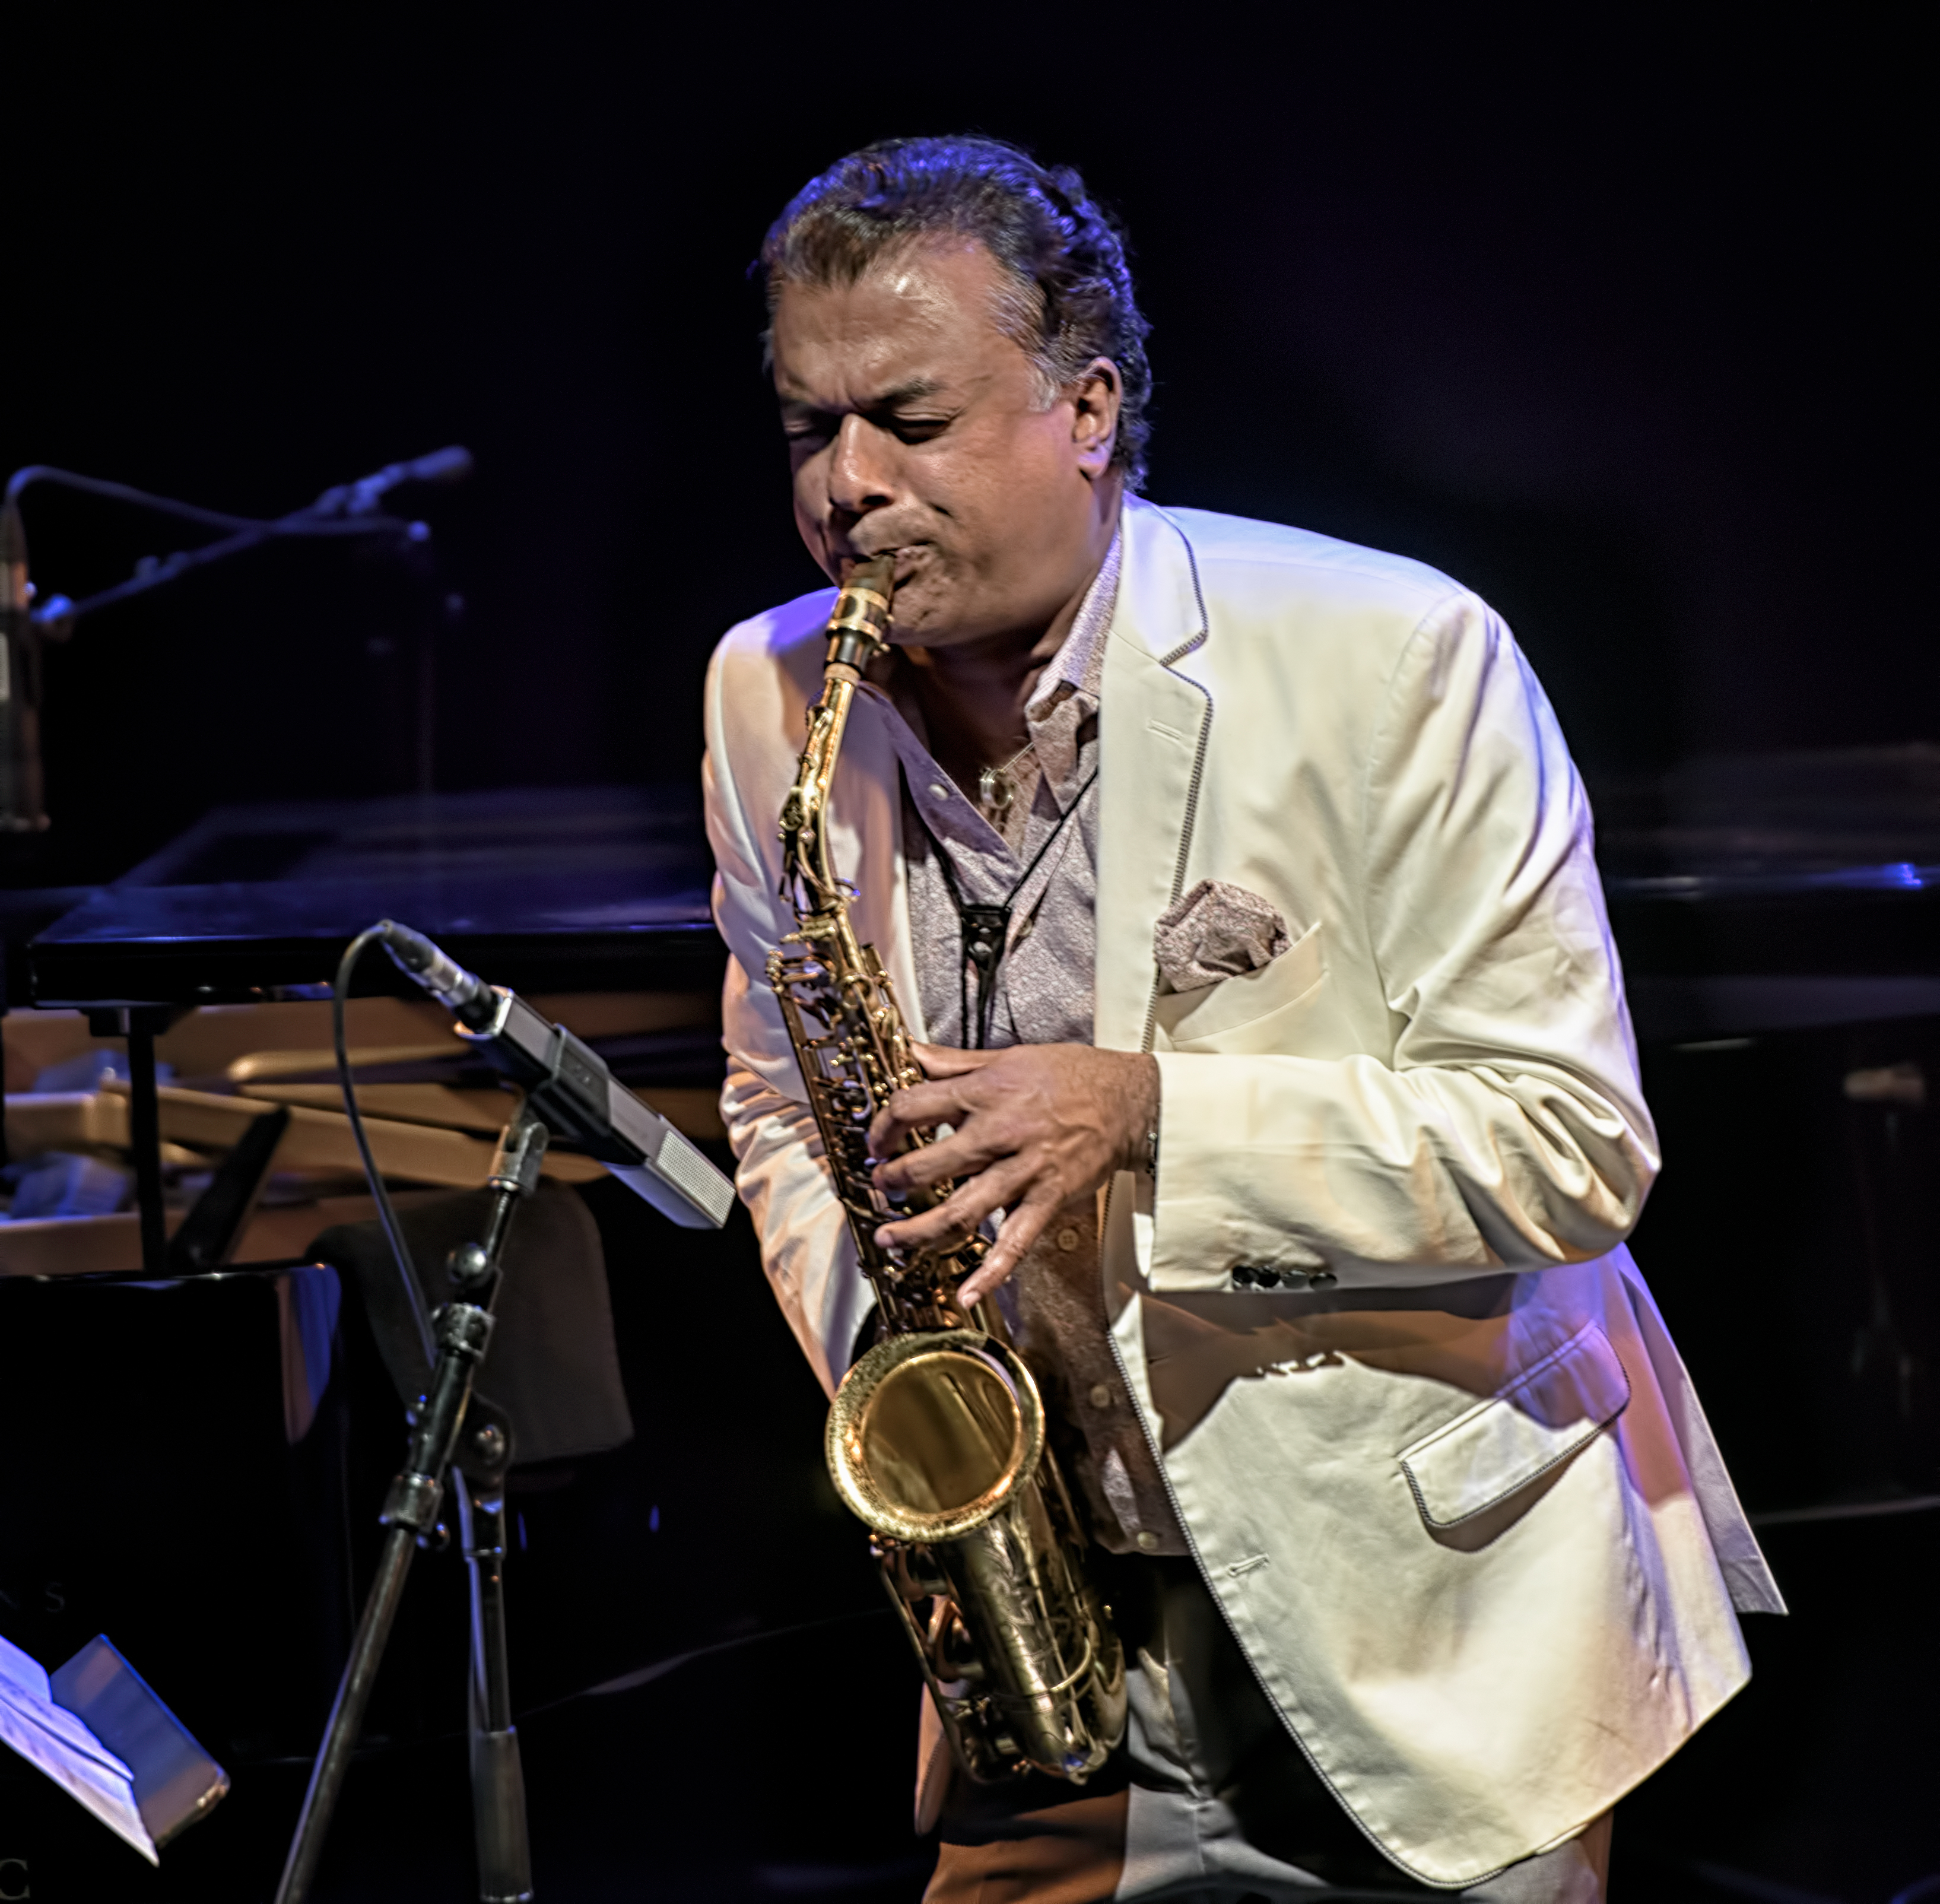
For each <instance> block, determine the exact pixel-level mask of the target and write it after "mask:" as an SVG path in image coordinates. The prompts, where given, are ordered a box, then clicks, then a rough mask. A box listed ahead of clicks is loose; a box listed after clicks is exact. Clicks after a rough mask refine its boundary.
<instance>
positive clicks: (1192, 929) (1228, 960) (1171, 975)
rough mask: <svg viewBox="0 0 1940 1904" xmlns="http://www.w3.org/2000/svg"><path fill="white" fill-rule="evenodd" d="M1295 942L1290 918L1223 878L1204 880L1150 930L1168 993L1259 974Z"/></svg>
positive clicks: (1166, 911) (1168, 908) (1191, 989)
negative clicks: (1289, 927) (1289, 929)
mask: <svg viewBox="0 0 1940 1904" xmlns="http://www.w3.org/2000/svg"><path fill="white" fill-rule="evenodd" d="M1292 943H1293V941H1292V938H1290V937H1289V935H1288V933H1287V929H1286V920H1284V919H1283V918H1282V917H1280V914H1279V913H1278V912H1277V911H1275V910H1274V908H1273V907H1272V906H1271V905H1269V904H1268V903H1267V901H1266V900H1264V899H1261V897H1260V896H1259V895H1258V893H1249V892H1248V891H1247V890H1246V888H1245V887H1244V886H1229V885H1228V883H1226V882H1225V880H1222V879H1202V880H1200V882H1199V883H1198V884H1197V886H1194V888H1193V889H1192V890H1191V892H1190V893H1186V894H1185V895H1184V896H1182V897H1181V898H1179V899H1176V900H1175V901H1174V902H1173V903H1172V905H1169V906H1168V907H1167V908H1166V909H1165V911H1164V912H1162V913H1161V914H1160V915H1159V921H1158V926H1156V927H1155V929H1153V932H1152V951H1153V954H1154V955H1155V957H1156V958H1157V959H1158V969H1159V972H1160V974H1161V976H1162V977H1163V978H1164V981H1165V988H1166V990H1167V991H1170V992H1190V991H1193V990H1197V988H1198V987H1200V986H1201V985H1211V984H1216V983H1217V982H1218V981H1219V980H1220V979H1222V978H1237V977H1238V976H1239V975H1240V974H1241V973H1242V972H1258V970H1259V969H1260V968H1261V966H1264V965H1269V964H1270V963H1272V962H1273V961H1274V960H1275V959H1277V958H1278V957H1280V954H1282V953H1283V952H1284V951H1285V950H1286V949H1287V947H1289V945H1291V944H1292Z"/></svg>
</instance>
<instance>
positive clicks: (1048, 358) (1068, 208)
mask: <svg viewBox="0 0 1940 1904" xmlns="http://www.w3.org/2000/svg"><path fill="white" fill-rule="evenodd" d="M945 233H949V234H954V235H956V236H962V237H965V238H970V239H974V240H976V241H977V242H978V243H980V244H981V245H982V246H984V248H985V249H987V251H988V252H990V255H991V256H992V257H993V258H995V259H996V261H997V263H998V264H999V267H1001V269H1002V271H1003V272H1004V273H1005V276H1006V277H1007V278H1008V279H1009V281H1010V290H1009V294H1008V295H1007V296H1006V297H1005V298H1004V299H1003V300H1002V307H1001V308H1000V309H999V311H998V313H996V315H997V319H998V322H999V323H1000V324H1001V325H1002V326H1003V328H1004V329H1005V331H1006V332H1007V333H1008V334H1009V335H1010V336H1011V337H1014V338H1015V339H1016V340H1017V342H1018V343H1020V345H1022V346H1023V348H1024V349H1026V351H1028V352H1029V354H1030V355H1031V357H1032V359H1033V360H1034V362H1036V365H1037V367H1038V371H1039V375H1040V377H1042V380H1043V384H1044V400H1045V402H1046V403H1050V402H1052V401H1054V400H1055V399H1056V398H1057V395H1059V394H1060V392H1063V391H1064V390H1066V389H1069V387H1070V386H1071V385H1072V383H1074V382H1075V380H1077V379H1078V377H1081V375H1082V374H1084V367H1085V366H1086V365H1087V364H1089V363H1090V362H1091V360H1092V359H1094V357H1109V358H1110V359H1111V360H1112V362H1113V363H1115V364H1116V365H1118V375H1119V377H1120V380H1121V385H1122V389H1121V398H1120V403H1119V409H1118V438H1117V440H1116V442H1115V444H1114V446H1113V450H1112V460H1113V461H1114V462H1116V463H1117V464H1118V465H1120V466H1121V468H1123V469H1124V472H1125V478H1126V481H1127V483H1128V484H1130V487H1132V488H1133V489H1135V490H1136V489H1137V488H1139V487H1141V486H1142V484H1143V483H1144V481H1145V444H1146V441H1147V439H1148V437H1149V436H1150V435H1151V423H1150V421H1149V420H1148V418H1147V417H1146V415H1145V407H1146V405H1147V404H1148V402H1149V401H1151V366H1150V365H1148V363H1147V362H1146V361H1145V334H1146V333H1147V331H1149V330H1150V329H1151V326H1150V325H1148V323H1147V322H1145V319H1144V317H1143V316H1142V315H1141V314H1140V313H1139V307H1138V304H1137V302H1136V299H1135V298H1134V297H1133V292H1132V274H1131V272H1130V269H1129V267H1127V264H1126V263H1125V245H1124V237H1123V236H1122V235H1121V233H1120V232H1119V230H1118V226H1117V225H1116V224H1115V222H1114V221H1113V220H1112V218H1110V216H1109V215H1108V214H1107V213H1106V212H1105V211H1103V209H1101V208H1100V206H1098V205H1097V203H1094V200H1092V199H1091V197H1090V195H1089V194H1087V192H1086V191H1085V189H1084V180H1083V179H1082V178H1080V177H1079V176H1078V174H1077V173H1076V172H1074V171H1073V170H1072V169H1071V168H1070V166H1041V165H1039V163H1038V162H1037V161H1036V160H1035V159H1033V157H1031V156H1030V154H1029V153H1028V152H1026V151H1023V150H1022V149H1021V148H1019V147H1017V146H1015V145H1006V144H1005V142H1003V141H1002V140H1001V139H983V138H979V137H976V136H963V137H960V138H954V139H885V140H883V141H882V142H880V143H879V144H877V145H868V146H865V147H864V148H862V151H859V152H852V153H851V154H850V155H849V157H846V159H840V160H837V162H836V163H834V165H832V166H830V167H829V168H828V170H827V171H826V172H823V173H822V175H821V176H820V177H819V178H813V179H811V180H810V182H809V183H808V184H807V185H804V187H803V188H802V189H801V191H799V192H798V193H797V194H795V197H793V198H792V200H789V204H788V207H787V209H785V211H784V212H782V215H781V216H780V217H779V218H777V219H776V221H775V222H774V224H773V227H771V228H770V230H769V233H768V235H767V239H766V240H765V241H764V243H763V244H762V246H761V258H760V260H759V266H758V268H760V269H762V270H765V272H766V273H767V292H768V307H769V309H770V310H771V311H772V310H773V308H774V307H775V304H776V301H777V299H778V298H779V296H780V294H781V289H782V286H783V285H785V284H789V283H791V282H793V283H802V284H811V285H842V284H853V282H855V281H856V279H858V278H859V277H860V276H862V273H863V272H864V271H865V270H867V269H868V267H869V266H870V265H871V264H873V263H874V261H876V260H877V258H881V257H883V255H885V254H886V253H888V252H893V251H895V249H898V248H899V247H901V246H905V245H908V244H911V243H917V242H919V241H920V240H923V239H925V238H929V237H934V236H940V235H943V234H945Z"/></svg>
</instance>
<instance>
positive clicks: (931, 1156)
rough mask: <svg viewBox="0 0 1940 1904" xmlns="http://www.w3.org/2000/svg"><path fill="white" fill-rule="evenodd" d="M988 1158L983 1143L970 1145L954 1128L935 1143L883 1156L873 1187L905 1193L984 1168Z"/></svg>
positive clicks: (884, 1190)
mask: <svg viewBox="0 0 1940 1904" xmlns="http://www.w3.org/2000/svg"><path fill="white" fill-rule="evenodd" d="M990 1161H991V1159H990V1154H989V1153H988V1152H987V1151H986V1150H985V1149H984V1147H983V1146H982V1145H981V1144H979V1145H976V1146H972V1145H971V1144H969V1143H966V1142H965V1140H964V1137H963V1136H962V1133H961V1132H953V1133H952V1134H950V1136H949V1137H944V1138H941V1139H939V1140H938V1141H937V1142H936V1143H932V1144H924V1145H923V1146H920V1148H918V1149H915V1150H906V1151H904V1152H903V1153H902V1154H901V1155H900V1156H898V1157H890V1158H883V1160H882V1161H880V1162H879V1163H878V1164H877V1166H876V1187H877V1189H879V1190H880V1191H882V1192H884V1193H885V1194H886V1195H889V1196H892V1197H900V1196H906V1195H908V1193H909V1192H911V1191H912V1190H917V1189H927V1188H929V1185H932V1183H940V1182H942V1181H943V1179H944V1178H945V1177H956V1176H969V1175H970V1174H971V1173H972V1172H973V1171H975V1170H982V1169H984V1167H986V1166H987V1165H988V1164H989V1163H990Z"/></svg>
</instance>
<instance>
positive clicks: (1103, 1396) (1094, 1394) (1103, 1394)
mask: <svg viewBox="0 0 1940 1904" xmlns="http://www.w3.org/2000/svg"><path fill="white" fill-rule="evenodd" d="M1091 1405H1092V1406H1093V1407H1094V1408H1109V1407H1110V1406H1111V1405H1112V1391H1111V1390H1110V1388H1109V1387H1107V1386H1106V1384H1104V1383H1103V1382H1094V1383H1093V1384H1092V1385H1091Z"/></svg>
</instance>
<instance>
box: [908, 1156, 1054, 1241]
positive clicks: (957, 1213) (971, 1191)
mask: <svg viewBox="0 0 1940 1904" xmlns="http://www.w3.org/2000/svg"><path fill="white" fill-rule="evenodd" d="M1016 1176H1017V1172H1016V1171H1015V1170H1014V1169H1006V1168H1005V1167H1002V1166H1001V1165H1000V1166H999V1167H996V1168H995V1169H993V1170H986V1171H984V1172H983V1173H981V1175H980V1176H974V1177H972V1178H971V1179H970V1180H969V1181H968V1182H967V1183H963V1184H960V1185H958V1187H957V1188H956V1190H955V1191H954V1192H952V1193H951V1195H950V1196H948V1197H947V1198H944V1201H942V1202H941V1203H940V1204H938V1205H937V1206H936V1207H935V1209H934V1210H923V1211H921V1212H920V1213H917V1215H915V1216H905V1217H902V1218H900V1219H898V1221H896V1222H893V1223H889V1224H885V1225H883V1228H880V1229H879V1230H878V1231H877V1232H876V1240H877V1243H880V1245H881V1246H883V1248H884V1249H947V1248H950V1247H953V1246H955V1245H956V1244H957V1243H962V1242H965V1241H966V1240H968V1238H969V1237H972V1236H973V1235H975V1233H976V1230H977V1226H978V1225H979V1224H980V1223H981V1222H983V1220H984V1218H985V1217H987V1216H989V1215H990V1213H991V1212H992V1211H993V1210H999V1209H1002V1207H1004V1205H1005V1203H1006V1202H1007V1201H1008V1199H1009V1198H1011V1196H1012V1195H1014V1193H1015V1192H1016V1190H1017V1188H1020V1187H1021V1185H1019V1184H1018V1183H1017V1182H1014V1179H1015V1178H1016Z"/></svg>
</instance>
